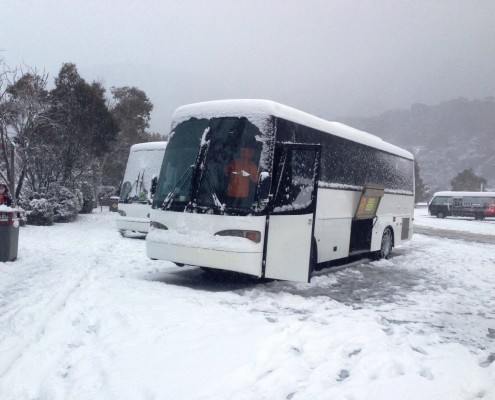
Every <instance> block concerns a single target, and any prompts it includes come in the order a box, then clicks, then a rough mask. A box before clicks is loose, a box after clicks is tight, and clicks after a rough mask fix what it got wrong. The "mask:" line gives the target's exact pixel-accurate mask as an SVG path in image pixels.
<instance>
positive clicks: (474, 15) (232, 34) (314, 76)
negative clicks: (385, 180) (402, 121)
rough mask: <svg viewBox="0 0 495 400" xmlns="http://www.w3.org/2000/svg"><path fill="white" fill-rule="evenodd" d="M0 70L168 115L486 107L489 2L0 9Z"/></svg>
mask: <svg viewBox="0 0 495 400" xmlns="http://www.w3.org/2000/svg"><path fill="white" fill-rule="evenodd" d="M0 58H3V60H4V62H6V63H7V64H8V65H9V66H11V67H14V66H18V65H20V64H25V65H28V66H30V67H36V68H38V70H43V69H45V71H46V72H48V73H49V75H50V77H51V79H50V81H51V82H53V77H54V76H56V75H57V73H58V71H59V70H60V67H61V65H62V63H64V62H72V63H75V64H76V65H77V68H78V70H79V73H80V74H81V76H82V77H83V78H84V79H86V80H87V81H88V82H91V81H93V80H99V81H102V82H103V83H104V84H105V86H106V87H108V88H109V87H111V86H136V87H138V88H139V89H142V90H144V91H145V92H146V94H147V95H148V97H149V98H150V100H151V102H152V103H153V104H154V110H153V113H152V120H151V129H152V130H153V131H155V132H160V133H165V132H166V131H168V129H169V124H170V116H171V114H172V112H173V110H174V109H175V108H177V107H178V106H180V105H183V104H188V103H195V102H200V101H206V100H216V99H228V98H265V99H270V100H275V101H278V102H281V103H284V104H287V105H290V106H292V107H296V108H299V109H302V110H303V111H307V112H309V113H312V114H316V115H318V116H321V117H323V118H326V119H338V117H339V116H341V117H342V116H370V115H376V114H379V113H381V112H383V111H386V110H389V109H396V108H409V107H410V106H411V105H412V104H414V103H424V104H437V103H439V102H441V101H444V100H450V99H452V98H457V97H461V96H462V97H466V98H468V99H474V98H477V99H484V98H485V97H488V96H495V1H494V0H463V1H456V0H443V1H440V0H438V1H434V0H424V1H422V0H415V1H411V0H389V1H379V0H376V1H364V0H363V1H358V0H284V1H282V0H259V1H258V0H251V1H248V0H246V1H241V0H201V1H200V0H196V1H194V0H176V1H144V0H135V1H131V0H114V1H112V0H105V1H103V0H84V1H79V2H76V1H69V0H66V1H61V0H60V1H40V0H37V1H34V0H33V1H26V0H24V1H18V0H2V1H1V3H0Z"/></svg>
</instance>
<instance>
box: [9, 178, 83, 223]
mask: <svg viewBox="0 0 495 400" xmlns="http://www.w3.org/2000/svg"><path fill="white" fill-rule="evenodd" d="M82 198H83V196H82V195H81V199H82ZM19 206H21V207H22V208H24V210H26V216H27V223H28V224H30V225H52V224H53V223H54V222H72V221H74V220H75V219H76V218H77V215H78V213H79V210H80V209H81V202H80V200H79V198H78V194H77V193H74V192H73V191H72V190H70V189H68V188H66V187H64V186H61V185H58V184H52V185H51V186H50V188H49V189H48V190H47V191H46V192H44V193H37V192H27V191H25V192H24V193H23V195H22V196H21V198H20V199H19Z"/></svg>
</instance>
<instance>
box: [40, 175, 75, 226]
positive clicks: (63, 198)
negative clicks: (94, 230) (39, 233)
mask: <svg viewBox="0 0 495 400" xmlns="http://www.w3.org/2000/svg"><path fill="white" fill-rule="evenodd" d="M46 198H47V200H48V201H49V202H50V203H51V204H52V205H53V213H54V222H72V221H74V220H75V219H76V218H77V214H78V213H79V210H80V208H81V207H80V203H79V199H78V197H77V195H76V194H75V193H74V192H73V191H71V190H69V189H68V188H66V187H64V186H60V185H58V184H54V185H51V186H50V188H49V189H48V191H47V193H46Z"/></svg>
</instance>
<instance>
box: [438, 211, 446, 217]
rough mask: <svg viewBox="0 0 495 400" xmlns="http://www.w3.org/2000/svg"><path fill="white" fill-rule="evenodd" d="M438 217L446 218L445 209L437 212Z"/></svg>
mask: <svg viewBox="0 0 495 400" xmlns="http://www.w3.org/2000/svg"><path fill="white" fill-rule="evenodd" d="M437 218H445V213H444V212H443V211H439V212H437Z"/></svg>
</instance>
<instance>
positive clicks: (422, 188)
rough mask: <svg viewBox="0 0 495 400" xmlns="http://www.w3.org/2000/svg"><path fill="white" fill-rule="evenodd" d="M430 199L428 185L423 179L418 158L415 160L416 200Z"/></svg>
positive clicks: (417, 201)
mask: <svg viewBox="0 0 495 400" xmlns="http://www.w3.org/2000/svg"><path fill="white" fill-rule="evenodd" d="M427 199H428V187H427V186H426V185H425V184H424V182H423V179H421V176H420V171H419V164H418V161H417V160H416V161H415V162H414V202H415V203H419V202H421V201H427Z"/></svg>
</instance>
